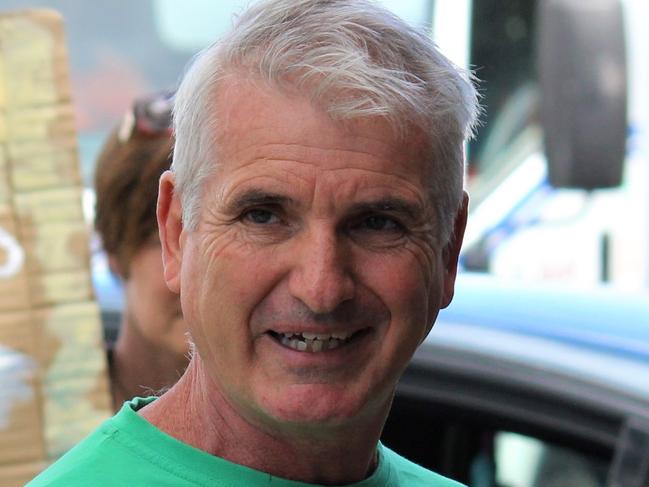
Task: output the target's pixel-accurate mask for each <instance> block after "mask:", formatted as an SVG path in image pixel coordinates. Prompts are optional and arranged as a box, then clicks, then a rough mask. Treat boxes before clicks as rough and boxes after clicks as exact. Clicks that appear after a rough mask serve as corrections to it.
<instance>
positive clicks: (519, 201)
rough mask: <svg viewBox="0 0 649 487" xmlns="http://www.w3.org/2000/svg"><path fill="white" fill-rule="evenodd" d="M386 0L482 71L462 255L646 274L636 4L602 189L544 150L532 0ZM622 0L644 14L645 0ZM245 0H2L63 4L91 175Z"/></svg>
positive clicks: (595, 273)
mask: <svg viewBox="0 0 649 487" xmlns="http://www.w3.org/2000/svg"><path fill="white" fill-rule="evenodd" d="M381 3H383V4H385V6H387V7H388V8H390V9H391V10H393V11H394V12H395V13H397V14H398V15H400V16H401V17H403V18H405V19H406V20H408V21H409V22H411V23H413V24H415V25H418V26H423V27H425V28H427V29H429V30H430V32H431V35H432V36H433V37H434V39H435V40H436V42H437V43H438V45H439V46H440V48H441V49H442V50H443V51H444V52H445V53H447V54H448V55H449V56H450V57H451V58H452V59H453V60H454V61H455V62H456V63H457V64H458V65H460V66H464V67H468V68H471V69H473V70H474V72H475V74H476V76H477V77H478V78H479V79H480V91H481V93H482V96H483V100H482V101H483V105H484V115H483V123H482V125H481V127H480V129H479V131H478V133H477V137H476V138H475V139H474V140H473V141H472V142H471V144H470V145H469V147H468V155H469V172H468V179H467V186H468V188H469V192H470V194H471V198H472V199H471V217H470V219H469V222H470V223H469V228H468V231H467V237H466V238H467V241H466V244H465V246H464V255H463V259H462V267H463V269H466V270H471V271H477V272H489V273H493V274H495V275H499V276H503V277H507V278H515V279H521V280H526V281H551V282H559V283H565V284H568V285H571V286H591V285H597V284H599V283H601V282H607V283H610V284H612V285H614V286H616V287H620V288H623V289H629V290H637V289H641V288H644V287H646V286H647V284H648V283H649V258H648V255H647V254H649V238H648V234H649V224H648V223H647V222H648V221H649V215H648V212H649V202H648V196H647V195H648V194H649V191H647V189H648V188H647V185H648V184H649V174H648V171H647V166H648V162H647V159H648V156H647V153H648V150H647V146H648V145H649V142H648V140H649V135H648V134H647V118H648V115H647V112H649V102H648V101H647V98H648V95H647V92H648V91H649V88H647V86H648V85H649V81H648V80H647V78H648V75H647V69H648V68H647V60H646V57H643V56H642V55H641V51H642V50H643V49H646V46H647V34H646V32H643V30H642V29H640V28H634V27H633V22H634V21H637V19H638V18H642V16H641V15H631V16H628V18H627V19H626V24H625V27H624V29H625V30H624V32H623V33H622V35H623V36H624V37H625V40H626V48H627V49H626V54H625V55H626V59H627V60H628V62H627V63H626V65H621V66H622V68H621V69H626V70H627V71H626V72H617V73H616V72H613V73H612V74H611V73H608V81H606V80H605V81H603V82H602V83H606V82H608V84H609V85H611V86H613V88H612V89H613V90H615V89H617V88H616V87H615V85H616V84H617V85H618V87H619V85H620V84H624V85H626V86H628V90H629V93H626V94H624V96H626V102H625V107H626V105H628V106H629V112H628V116H626V118H625V120H624V131H625V134H624V135H625V141H624V151H623V153H621V154H619V155H618V156H619V157H618V159H621V160H620V161H619V165H620V171H622V176H621V180H620V181H619V184H616V185H614V186H613V187H609V188H606V189H598V188H597V187H595V188H592V189H584V188H579V187H577V188H574V187H573V188H571V187H570V186H572V185H573V184H567V186H568V187H567V188H565V187H564V188H557V187H553V186H552V185H551V184H550V183H549V181H550V178H549V176H548V170H547V164H546V157H545V155H544V150H543V148H544V147H543V144H544V131H543V124H542V116H541V113H540V110H539V107H540V106H542V104H541V103H540V100H541V90H540V87H539V84H540V83H539V80H540V78H541V76H542V73H540V72H539V45H538V39H539V30H540V27H539V25H540V22H539V18H538V17H539V13H538V2H537V1H536V0H505V1H503V0H498V1H496V0H474V1H471V0H446V1H445V0H437V1H435V0H398V1H388V0H384V1H383V2H381ZM595 3H597V2H595ZM627 3H634V4H636V5H635V6H634V8H635V9H638V8H640V9H644V10H642V12H644V14H647V15H649V12H647V9H648V8H649V7H647V6H646V5H644V7H642V4H643V2H640V1H636V2H634V1H633V0H629V1H628V2H627ZM245 4H246V2H245V1H238V0H229V1H219V2H213V1H209V0H187V1H184V2H176V1H174V0H140V1H138V2H131V1H127V0H113V1H111V2H99V3H96V2H92V3H89V2H81V1H76V0H50V1H37V0H3V2H2V8H3V9H6V10H15V9H24V8H29V7H47V8H53V9H56V10H58V11H60V12H61V13H62V14H63V16H64V18H65V22H66V35H67V39H68V46H69V53H70V63H71V71H72V83H73V97H74V100H73V101H74V105H75V108H76V122H77V128H78V133H79V146H80V152H81V160H82V176H83V180H84V184H85V186H86V187H88V188H90V186H91V181H92V174H93V163H94V160H95V158H96V155H97V151H98V149H99V147H100V145H101V142H102V141H103V140H104V138H105V137H106V135H107V132H108V130H109V129H110V128H111V126H112V125H113V124H115V123H116V121H118V120H120V118H121V117H122V116H123V114H124V113H125V111H126V110H127V109H128V108H129V107H130V104H131V101H132V100H133V98H135V97H137V96H140V95H143V94H147V93H150V92H152V91H157V90H163V89H173V88H174V87H175V86H176V84H177V82H178V80H179V77H180V76H181V74H182V73H183V70H184V68H185V66H186V65H187V63H188V62H189V61H190V59H191V57H192V55H193V54H194V53H196V52H197V51H198V50H200V49H201V48H202V47H204V46H206V45H207V44H208V43H209V42H211V41H212V40H213V39H214V38H216V37H218V35H219V33H220V32H222V31H223V30H224V29H226V28H227V27H228V26H229V25H230V23H231V20H232V18H233V15H236V13H237V12H238V11H240V10H241V8H242V7H243V6H244V5H245ZM645 18H646V17H645ZM616 35H617V34H616ZM618 37H619V35H618ZM643 52H644V51H643ZM575 55H576V56H579V53H577V52H576V53H575ZM602 69H606V67H603V68H602ZM608 69H609V71H611V66H609V67H608ZM613 69H616V68H615V66H613ZM616 77H617V79H616ZM572 82H573V84H574V83H577V84H578V83H579V80H578V79H575V80H572ZM566 85H568V83H566ZM570 89H573V90H574V89H578V88H575V87H574V86H573V87H572V88H570ZM585 89H586V88H585ZM566 96H569V94H566ZM589 96H590V94H589ZM618 96H619V94H618ZM582 102H583V100H582ZM591 103H596V102H591ZM591 108H592V109H593V111H594V110H595V109H599V108H598V107H591ZM618 119H619V116H618ZM573 130H574V131H575V132H577V131H579V127H573ZM618 145H619V143H618ZM555 186H556V185H555ZM595 186H597V185H595ZM609 186H610V182H609ZM92 207H93V195H92V191H91V190H90V189H89V190H88V191H87V192H86V195H85V209H86V215H87V218H88V219H89V220H91V218H92ZM95 260H96V262H95V264H94V265H95V278H96V279H97V280H101V282H99V281H97V287H98V294H99V298H100V300H103V301H105V302H108V301H109V300H110V299H111V293H110V292H109V291H108V285H109V284H108V283H105V282H103V280H104V278H106V273H104V272H103V270H104V267H102V266H103V263H102V260H101V256H96V255H95ZM106 305H108V304H106Z"/></svg>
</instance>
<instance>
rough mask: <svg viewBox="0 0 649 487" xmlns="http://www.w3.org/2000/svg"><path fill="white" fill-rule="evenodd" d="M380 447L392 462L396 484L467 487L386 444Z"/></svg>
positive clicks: (387, 461)
mask: <svg viewBox="0 0 649 487" xmlns="http://www.w3.org/2000/svg"><path fill="white" fill-rule="evenodd" d="M380 448H381V450H380V451H381V455H382V458H383V460H384V461H385V462H386V463H389V464H390V470H391V473H392V475H393V476H394V477H395V479H394V485H399V486H408V487H411V486H412V487H416V486H427V487H465V486H464V485H463V484H460V483H459V482H456V481H454V480H451V479H449V478H446V477H444V476H442V475H439V474H437V473H435V472H433V471H431V470H428V469H426V468H424V467H422V466H420V465H417V464H416V463H413V462H411V461H410V460H408V459H406V458H404V457H402V456H401V455H399V454H398V453H396V452H394V451H392V450H390V449H389V448H388V447H386V446H384V445H381V446H380ZM391 485H392V484H391Z"/></svg>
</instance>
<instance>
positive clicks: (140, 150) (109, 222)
mask: <svg viewBox="0 0 649 487" xmlns="http://www.w3.org/2000/svg"><path fill="white" fill-rule="evenodd" d="M119 132H120V130H119V128H116V129H115V130H113V132H112V133H111V135H110V136H109V138H108V139H107V140H106V142H105V143H104V146H103V148H102V151H101V154H100V155H99V158H98V160H97V166H96V168H95V192H96V196H97V200H96V206H95V228H96V229H97V232H98V233H99V235H100V236H101V239H102V242H103V246H104V249H105V250H106V253H108V254H109V255H110V256H112V257H114V258H115V259H116V260H117V265H118V266H119V273H120V274H121V277H122V278H124V279H128V277H129V268H130V263H131V260H132V258H133V256H134V255H135V253H137V251H138V250H140V249H141V248H142V247H143V246H144V245H146V244H148V243H149V242H151V241H153V239H157V235H158V233H157V232H158V226H157V222H156V214H155V213H156V203H157V199H158V180H159V179H160V175H161V174H162V173H163V172H164V171H165V170H166V169H169V166H170V164H171V151H172V148H173V138H172V137H171V135H170V133H169V132H168V131H161V132H160V133H156V134H151V133H147V134H145V133H140V132H138V131H133V133H131V134H129V137H128V140H126V141H122V140H121V139H123V137H120V134H119Z"/></svg>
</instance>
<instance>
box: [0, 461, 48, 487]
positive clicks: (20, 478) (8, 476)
mask: <svg viewBox="0 0 649 487" xmlns="http://www.w3.org/2000/svg"><path fill="white" fill-rule="evenodd" d="M47 465H48V463H47V462H40V461H39V462H29V463H17V464H14V465H0V485H2V487H23V486H24V485H25V484H26V483H27V482H29V481H30V480H31V479H33V478H34V477H35V476H36V475H37V474H38V473H39V472H40V471H41V470H43V469H44V468H45V467H46V466H47Z"/></svg>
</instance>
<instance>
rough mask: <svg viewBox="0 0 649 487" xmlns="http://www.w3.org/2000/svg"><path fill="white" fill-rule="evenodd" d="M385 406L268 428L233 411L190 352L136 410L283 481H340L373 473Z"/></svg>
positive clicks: (191, 441)
mask: <svg viewBox="0 0 649 487" xmlns="http://www.w3.org/2000/svg"><path fill="white" fill-rule="evenodd" d="M389 407H390V404H386V405H385V407H384V408H383V409H382V411H381V412H380V414H375V415H374V417H372V418H369V419H362V420H355V421H350V424H347V425H343V426H335V427H321V428H317V427H305V426H302V425H293V426H292V427H290V426H289V427H281V428H275V429H272V428H271V427H268V426H265V425H262V424H261V423H260V422H257V421H255V420H250V419H247V418H244V417H243V416H242V415H241V414H240V413H238V412H237V411H236V410H235V408H234V407H232V405H230V404H229V403H228V402H227V401H226V400H225V399H224V397H223V395H222V394H220V392H219V391H218V387H216V386H215V384H214V382H213V381H212V380H211V379H210V378H209V377H207V375H206V373H205V371H204V369H203V367H202V364H201V361H200V357H199V356H198V355H197V354H195V355H194V357H193V358H192V361H191V362H190V365H189V367H188V369H187V371H186V373H185V375H184V376H183V377H182V378H181V379H180V381H179V382H178V383H177V384H176V385H175V386H174V387H173V388H172V389H171V390H169V392H167V393H166V394H164V395H163V396H162V397H160V398H159V399H158V400H157V401H155V402H154V403H152V404H150V405H148V406H146V407H145V408H143V409H142V410H141V414H142V416H143V417H144V418H145V419H146V420H148V421H149V422H150V423H152V424H153V425H155V426H156V427H158V428H159V429H161V430H162V431H164V432H165V433H167V434H169V435H171V436H173V437H175V438H176V439H178V440H180V441H182V442H184V443H187V444H189V445H191V446H193V447H195V448H198V449H200V450H203V451H206V452H208V453H210V454H212V455H216V456H219V457H221V458H223V459H225V460H228V461H230V462H233V463H237V464H240V465H245V466H247V467H250V468H253V469H255V470H258V471H262V472H266V473H269V474H271V475H275V476H277V477H282V478H286V479H291V480H296V481H301V482H307V483H316V484H321V485H341V484H349V483H354V482H358V481H360V480H363V479H364V478H367V477H368V476H369V475H370V474H371V473H372V472H373V471H374V469H375V467H376V446H377V443H378V440H379V437H380V434H381V430H382V428H383V424H384V422H385V417H386V416H387V412H388V410H389Z"/></svg>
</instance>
